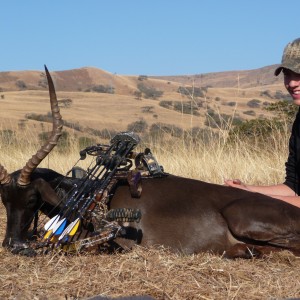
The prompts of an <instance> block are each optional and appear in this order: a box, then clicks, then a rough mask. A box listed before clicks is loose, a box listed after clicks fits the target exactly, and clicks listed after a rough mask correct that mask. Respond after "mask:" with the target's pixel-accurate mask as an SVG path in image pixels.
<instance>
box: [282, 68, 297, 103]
mask: <svg viewBox="0 0 300 300" xmlns="http://www.w3.org/2000/svg"><path fill="white" fill-rule="evenodd" d="M283 75H284V85H285V87H286V89H287V91H288V92H289V94H290V95H291V96H292V98H293V100H294V103H295V104H296V105H299V106H300V74H298V73H295V72H293V71H291V70H289V69H283Z"/></svg>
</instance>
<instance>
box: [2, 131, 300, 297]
mask: <svg viewBox="0 0 300 300" xmlns="http://www.w3.org/2000/svg"><path fill="white" fill-rule="evenodd" d="M288 137H289V132H288V131H286V132H281V133H280V134H279V133H278V132H276V131H274V132H273V133H271V135H270V139H269V141H268V143H265V144H261V142H259V141H255V140H254V141H252V142H251V143H248V142H247V141H245V140H238V141H236V142H235V143H231V144H228V143H227V138H226V134H225V133H222V132H221V134H220V135H219V138H218V139H212V140H209V141H206V143H203V142H201V140H198V141H192V139H190V140H189V139H186V140H181V139H171V140H168V141H166V140H160V141H154V140H153V141H151V140H150V141H147V143H146V142H145V141H144V142H142V143H141V145H140V150H143V149H144V147H146V146H147V147H150V148H151V149H152V152H153V153H154V155H155V156H156V158H157V159H158V161H159V162H160V163H161V165H163V166H164V169H165V171H166V172H169V173H172V174H176V175H180V176H185V177H189V178H195V179H200V180H204V181H208V182H214V183H218V184H222V183H223V180H224V179H225V178H240V179H241V180H242V181H246V182H248V183H259V184H270V183H278V182H282V181H283V178H284V162H285V160H286V156H287V144H288ZM74 140H75V139H74ZM16 141H17V142H16V143H11V144H10V143H9V141H6V142H5V143H6V145H5V143H2V144H1V150H0V162H1V163H2V164H3V165H4V166H5V167H6V168H7V169H8V171H10V172H11V171H13V170H16V169H18V168H21V167H23V165H24V164H25V162H26V161H27V160H28V159H29V158H30V157H31V155H32V154H34V153H35V151H36V150H37V149H38V147H39V141H38V139H37V138H36V137H35V136H34V135H33V134H32V132H31V131H30V130H28V131H26V130H24V131H22V132H18V133H17V136H16ZM99 142H102V141H99ZM78 151H79V148H78V146H77V144H76V143H75V142H74V143H73V144H71V145H70V149H69V151H60V150H59V149H58V148H55V150H54V151H53V152H52V153H51V154H50V156H49V158H47V159H46V160H45V161H43V162H42V164H41V166H43V167H50V168H52V169H55V170H57V171H59V172H62V173H65V172H67V171H68V170H69V169H70V168H71V167H72V166H73V164H74V163H75V161H77V159H78V158H79V156H78ZM0 219H1V223H0V224H1V227H0V239H3V237H4V232H5V220H6V216H5V210H4V208H3V207H1V211H0ZM0 262H1V263H0V286H1V289H0V298H1V299H86V298H87V297H91V296H95V295H102V296H110V297H117V296H127V295H150V296H153V297H154V298H155V299H178V300H181V299H285V298H295V297H298V296H300V284H299V276H298V270H299V268H300V260H299V258H297V257H295V256H294V255H292V254H291V253H289V252H288V251H283V252H281V253H274V254H271V255H269V256H267V257H265V259H262V260H256V259H251V260H240V259H237V260H226V259H223V258H222V257H220V256H216V255H213V254H211V253H201V254H197V255H190V256H186V255H183V254H180V253H178V254H174V253H170V252H169V251H168V250H167V249H163V248H151V249H144V248H142V247H136V248H134V249H133V250H132V251H131V252H128V253H124V254H114V255H105V254H102V255H92V254H81V255H73V256H65V255H62V254H59V253H57V254H50V255H44V256H39V257H35V258H27V257H21V256H15V255H12V254H10V253H9V252H7V251H6V250H5V249H3V248H2V249H0Z"/></svg>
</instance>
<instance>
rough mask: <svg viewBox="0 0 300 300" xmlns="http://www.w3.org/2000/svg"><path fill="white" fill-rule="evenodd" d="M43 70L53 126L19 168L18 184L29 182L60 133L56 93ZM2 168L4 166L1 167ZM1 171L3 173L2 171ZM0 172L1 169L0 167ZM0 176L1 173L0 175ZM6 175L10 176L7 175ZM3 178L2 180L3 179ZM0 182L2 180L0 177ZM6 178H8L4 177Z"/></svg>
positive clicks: (46, 70) (61, 122)
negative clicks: (47, 136)
mask: <svg viewBox="0 0 300 300" xmlns="http://www.w3.org/2000/svg"><path fill="white" fill-rule="evenodd" d="M45 72H46V76H47V80H48V86H49V95H50V104H51V112H52V120H53V123H52V124H53V127H52V133H51V136H50V137H49V139H48V141H47V142H46V143H45V145H43V146H42V147H41V148H40V150H38V151H37V153H36V154H35V155H33V156H32V157H31V159H29V160H28V162H27V163H26V165H25V166H24V167H23V169H22V170H21V173H20V176H19V178H18V181H17V184H18V185H20V186H26V185H28V184H30V175H31V173H32V172H33V171H34V170H35V168H36V167H37V166H38V165H39V164H40V163H41V161H42V160H43V159H44V158H45V157H46V156H47V155H48V154H49V153H50V152H51V151H52V149H53V148H54V147H55V146H56V145H57V142H58V140H59V138H60V136H61V134H62V128H63V121H62V117H61V114H60V112H59V107H58V102H57V98H56V93H55V89H54V84H53V81H52V78H51V75H50V73H49V71H48V69H47V67H46V66H45ZM3 169H4V168H3ZM2 173H4V172H3V171H2ZM0 174H1V169H0ZM0 176H1V175H0ZM6 177H10V176H9V175H7V176H6ZM4 179H5V177H4ZM4 179H3V180H4ZM0 180H1V182H2V181H3V180H2V179H1V177H0ZM6 180H8V179H6Z"/></svg>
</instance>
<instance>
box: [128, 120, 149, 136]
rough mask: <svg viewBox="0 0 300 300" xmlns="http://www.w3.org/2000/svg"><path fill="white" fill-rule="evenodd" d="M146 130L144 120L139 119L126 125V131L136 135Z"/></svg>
mask: <svg viewBox="0 0 300 300" xmlns="http://www.w3.org/2000/svg"><path fill="white" fill-rule="evenodd" d="M147 128H148V124H147V122H146V121H145V120H144V119H140V120H138V121H135V122H132V123H130V124H128V126H127V130H128V131H133V132H136V133H144V132H145V131H146V130H147Z"/></svg>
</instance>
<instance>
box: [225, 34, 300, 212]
mask: <svg viewBox="0 0 300 300" xmlns="http://www.w3.org/2000/svg"><path fill="white" fill-rule="evenodd" d="M280 72H283V75H284V85H285V88H286V89H287V91H288V92H289V94H290V95H291V96H292V98H293V101H294V104H295V105H298V106H300V38H298V39H296V40H294V41H293V42H291V43H289V44H288V45H287V46H286V47H285V49H284V52H283V55H282V61H281V65H280V66H279V67H278V68H277V69H276V70H275V76H278V75H279V74H280ZM299 175H300V112H299V111H298V113H297V116H296V119H295V121H294V124H293V128H292V134H291V137H290V141H289V156H288V160H287V162H286V178H285V182H284V183H282V184H276V185H270V186H257V185H249V184H245V183H242V182H241V181H240V180H239V179H234V180H225V185H227V186H232V187H236V188H240V189H244V190H248V191H251V192H257V193H261V194H265V195H268V196H271V197H273V198H277V199H280V200H283V201H285V202H288V203H290V204H292V205H295V206H297V207H300V196H298V195H299V193H300V181H299V178H300V176H299Z"/></svg>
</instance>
